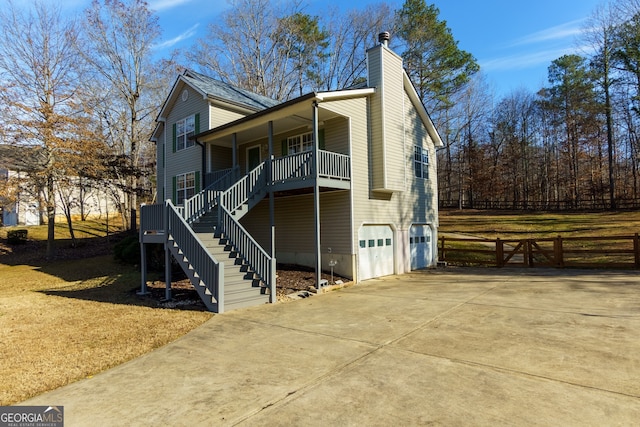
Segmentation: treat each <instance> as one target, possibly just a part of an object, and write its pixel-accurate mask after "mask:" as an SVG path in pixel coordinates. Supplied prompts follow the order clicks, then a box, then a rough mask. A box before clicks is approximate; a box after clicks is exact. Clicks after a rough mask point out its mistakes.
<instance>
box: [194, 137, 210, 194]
mask: <svg viewBox="0 0 640 427" xmlns="http://www.w3.org/2000/svg"><path fill="white" fill-rule="evenodd" d="M194 141H195V142H196V144H198V145H199V146H200V147H202V162H201V165H200V166H201V168H202V176H201V177H200V188H201V189H203V188H205V187H206V185H205V175H206V174H207V144H204V143H202V142H200V141H198V138H194Z"/></svg>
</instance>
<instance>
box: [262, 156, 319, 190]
mask: <svg viewBox="0 0 640 427" xmlns="http://www.w3.org/2000/svg"><path fill="white" fill-rule="evenodd" d="M312 176H313V152H311V151H305V152H303V153H296V154H290V155H288V156H284V157H278V158H276V159H273V163H272V167H271V182H274V183H277V182H285V181H291V180H302V179H306V178H311V177H312Z"/></svg>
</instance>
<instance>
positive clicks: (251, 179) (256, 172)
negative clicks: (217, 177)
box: [220, 162, 267, 212]
mask: <svg viewBox="0 0 640 427" xmlns="http://www.w3.org/2000/svg"><path fill="white" fill-rule="evenodd" d="M266 186H267V177H266V168H265V162H262V163H260V164H259V165H258V166H256V167H255V168H254V169H253V170H252V171H251V172H249V173H248V174H247V175H245V176H243V177H242V178H240V179H239V180H238V181H236V183H235V184H233V185H232V186H230V187H229V188H228V189H227V190H225V191H223V192H222V193H220V204H222V205H223V206H224V207H225V208H227V210H228V211H229V212H234V211H235V210H237V209H238V208H239V207H241V206H242V205H243V204H244V203H246V202H247V201H248V200H249V197H251V196H252V195H255V194H257V193H259V192H260V191H262V190H263V189H265V188H266Z"/></svg>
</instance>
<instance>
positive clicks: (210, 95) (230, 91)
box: [150, 70, 280, 141]
mask: <svg viewBox="0 0 640 427" xmlns="http://www.w3.org/2000/svg"><path fill="white" fill-rule="evenodd" d="M183 85H188V86H189V87H191V88H193V90H195V91H196V92H198V93H199V94H200V95H201V96H202V98H203V99H208V100H210V101H217V102H220V103H223V104H228V105H233V106H236V107H238V108H240V109H242V110H245V112H246V113H247V114H251V113H255V112H258V111H262V110H264V109H267V108H271V107H273V106H275V105H278V104H280V101H276V100H275V99H271V98H269V97H266V96H263V95H258V94H257V93H253V92H251V91H249V90H246V89H242V88H239V87H235V86H233V85H231V84H229V83H225V82H223V81H221V80H217V79H214V78H212V77H209V76H205V75H204V74H200V73H197V72H195V71H192V70H185V71H184V72H183V73H182V74H181V75H179V76H178V78H177V79H176V81H175V82H174V83H173V86H172V87H171V91H170V92H169V96H167V98H166V99H165V101H164V103H163V104H162V107H161V108H160V112H159V113H158V117H157V118H156V122H158V124H157V125H156V128H155V130H154V131H153V133H152V134H151V138H150V140H151V141H156V140H157V135H158V133H159V132H160V129H161V127H162V124H163V123H164V120H165V118H166V114H167V108H168V106H169V105H171V104H172V102H173V101H174V100H175V99H176V97H177V96H178V94H179V92H180V90H179V89H181V88H182V86H183Z"/></svg>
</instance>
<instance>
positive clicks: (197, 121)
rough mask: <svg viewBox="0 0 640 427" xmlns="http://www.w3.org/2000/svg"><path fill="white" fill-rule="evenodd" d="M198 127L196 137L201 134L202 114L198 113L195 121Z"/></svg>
mask: <svg viewBox="0 0 640 427" xmlns="http://www.w3.org/2000/svg"><path fill="white" fill-rule="evenodd" d="M193 121H194V122H195V127H196V135H197V134H199V133H200V113H196V117H195V119H194V120H193Z"/></svg>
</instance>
